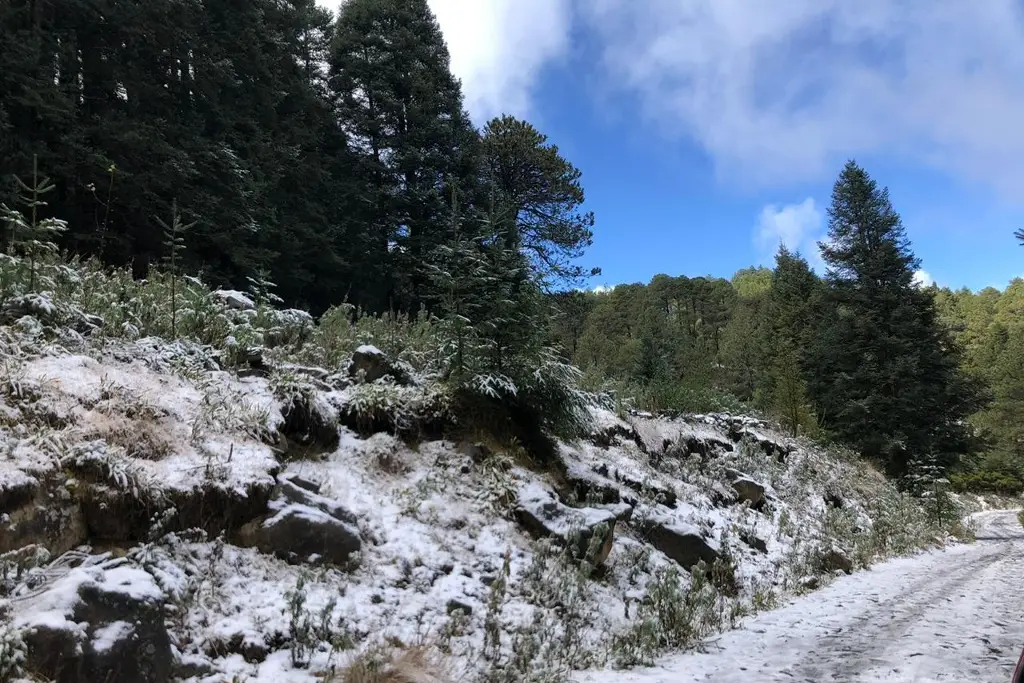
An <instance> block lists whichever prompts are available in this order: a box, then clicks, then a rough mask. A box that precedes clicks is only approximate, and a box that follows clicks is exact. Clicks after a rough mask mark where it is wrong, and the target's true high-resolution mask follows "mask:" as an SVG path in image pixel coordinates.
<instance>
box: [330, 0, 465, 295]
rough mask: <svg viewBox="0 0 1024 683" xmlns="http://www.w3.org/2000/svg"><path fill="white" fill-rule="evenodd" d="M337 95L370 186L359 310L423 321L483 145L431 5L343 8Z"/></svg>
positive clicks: (387, 0) (422, 0)
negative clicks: (434, 268) (433, 276)
mask: <svg viewBox="0 0 1024 683" xmlns="http://www.w3.org/2000/svg"><path fill="white" fill-rule="evenodd" d="M330 88H331V94H332V97H333V98H334V103H335V113H336V115H337V117H338V120H339V122H340V124H341V126H342V128H343V129H344V130H345V132H346V133H347V135H348V138H349V145H350V148H351V149H352V150H353V152H354V161H355V163H356V165H357V170H358V173H359V174H360V176H361V177H362V178H363V179H364V185H363V186H362V187H361V188H360V189H359V191H358V195H357V197H356V199H357V200H358V201H357V202H355V203H356V204H357V205H358V207H357V212H356V213H355V216H356V217H357V219H358V220H360V221H362V223H363V227H362V228H361V229H360V231H359V235H360V237H361V243H360V244H359V245H358V249H359V250H360V251H359V253H360V255H361V259H360V260H361V263H360V264H359V270H358V271H357V272H356V274H355V275H356V279H357V280H358V281H362V282H363V285H362V291H361V293H360V303H366V304H369V305H371V307H377V308H383V307H386V306H388V305H395V306H397V307H402V308H406V309H408V310H413V311H416V310H418V309H419V306H420V303H421V302H425V301H427V300H428V299H429V295H430V293H429V292H428V291H426V289H427V281H426V280H427V271H428V270H429V265H430V262H431V261H430V260H431V259H432V258H433V257H434V250H435V249H436V248H437V247H438V246H440V245H442V244H445V243H446V242H447V241H448V240H449V238H450V237H451V223H450V221H449V214H448V196H447V188H448V187H449V184H450V183H451V182H454V183H455V186H456V188H457V190H458V192H459V195H460V201H461V202H462V203H463V204H468V202H467V201H466V199H467V198H468V197H472V196H474V194H475V192H476V191H475V189H474V188H475V185H476V183H475V180H474V177H475V175H476V173H477V168H478V165H477V156H478V155H477V148H478V144H479V140H478V136H477V133H476V131H475V130H474V129H473V127H472V125H471V123H470V121H469V117H468V115H467V114H466V113H465V111H464V110H463V105H462V91H461V88H460V86H459V82H458V80H457V79H456V78H455V77H454V76H453V75H452V74H451V71H450V70H449V56H448V48H447V47H446V45H445V42H444V38H443V37H442V35H441V29H440V27H439V26H438V24H437V20H436V19H435V18H434V15H433V14H432V13H431V11H430V8H429V7H428V5H427V1H426V0H349V1H348V2H345V3H343V4H342V6H341V9H340V10H339V14H338V20H337V25H336V31H335V38H334V44H333V46H332V50H331V78H330Z"/></svg>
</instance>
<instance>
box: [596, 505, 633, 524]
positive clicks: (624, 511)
mask: <svg viewBox="0 0 1024 683" xmlns="http://www.w3.org/2000/svg"><path fill="white" fill-rule="evenodd" d="M597 507H598V509H601V510H607V511H608V512H610V513H612V514H613V515H615V519H617V520H619V521H620V522H628V521H629V520H630V519H632V517H633V506H632V505H630V504H629V503H605V504H602V505H598V506H597Z"/></svg>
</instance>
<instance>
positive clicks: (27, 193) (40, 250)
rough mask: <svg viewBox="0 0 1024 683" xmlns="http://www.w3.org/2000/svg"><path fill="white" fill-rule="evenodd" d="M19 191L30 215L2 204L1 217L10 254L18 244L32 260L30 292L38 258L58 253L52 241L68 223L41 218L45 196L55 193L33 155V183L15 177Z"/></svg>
mask: <svg viewBox="0 0 1024 683" xmlns="http://www.w3.org/2000/svg"><path fill="white" fill-rule="evenodd" d="M14 181H15V182H16V183H17V185H18V189H19V191H20V194H19V195H18V203H19V204H21V205H22V206H24V207H25V211H26V212H27V214H28V215H27V216H26V215H25V213H23V212H21V211H17V210H15V209H11V208H9V207H8V206H6V205H5V204H0V220H2V221H3V223H4V224H5V225H6V227H7V233H6V235H5V238H6V239H5V243H6V244H5V251H6V253H10V248H11V246H17V248H18V249H20V250H21V251H22V252H23V253H24V254H25V256H26V257H27V258H28V263H29V281H28V291H30V292H34V291H35V288H36V266H37V263H38V261H39V259H40V258H41V257H42V256H44V255H45V254H48V253H56V251H57V245H56V244H54V243H53V240H54V239H55V238H56V237H57V236H59V235H60V234H61V233H62V232H64V231H65V230H67V227H68V226H67V223H66V222H65V221H62V220H60V219H57V218H40V217H39V213H40V209H41V208H43V207H45V206H46V202H45V201H44V200H43V195H45V194H48V193H50V192H52V191H53V190H54V189H55V188H56V185H54V184H53V183H52V182H51V181H50V179H49V178H47V177H45V176H44V177H42V178H40V177H39V159H38V157H32V182H31V184H29V183H26V182H25V181H23V180H22V179H21V178H19V177H18V176H14Z"/></svg>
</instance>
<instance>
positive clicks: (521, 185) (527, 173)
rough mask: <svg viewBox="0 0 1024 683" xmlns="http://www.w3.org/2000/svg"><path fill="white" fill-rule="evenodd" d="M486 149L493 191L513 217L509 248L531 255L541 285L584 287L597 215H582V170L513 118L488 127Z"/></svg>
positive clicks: (487, 173) (507, 239) (497, 120)
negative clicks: (581, 283) (585, 256)
mask: <svg viewBox="0 0 1024 683" xmlns="http://www.w3.org/2000/svg"><path fill="white" fill-rule="evenodd" d="M482 147H483V165H484V174H485V179H486V182H487V187H488V188H489V189H490V190H491V191H492V192H493V193H494V195H495V197H496V199H497V201H498V203H499V205H501V206H502V207H504V208H505V210H506V211H508V214H509V216H510V217H511V220H510V221H509V223H508V227H509V228H510V229H509V231H508V233H507V234H506V235H505V246H506V248H508V249H517V250H519V251H522V252H524V253H525V254H527V255H528V256H529V258H530V259H531V265H532V268H533V273H534V275H535V277H536V278H537V279H538V281H539V282H540V283H542V284H544V285H548V284H552V283H559V284H578V282H579V281H580V280H581V279H582V278H583V277H584V276H585V275H586V274H587V273H586V272H585V271H584V269H583V268H582V267H581V266H579V265H578V264H576V263H575V261H576V260H577V259H578V258H579V257H581V256H582V255H583V253H584V251H585V250H586V248H587V247H589V246H590V245H591V244H592V243H593V236H594V235H593V231H592V228H593V226H594V214H593V213H592V212H586V213H583V212H581V211H580V207H581V206H582V205H583V201H584V193H583V186H582V185H581V184H580V176H581V173H580V171H579V169H577V168H576V167H575V166H573V165H572V164H571V163H569V162H568V161H567V160H566V159H565V158H564V157H562V155H561V154H560V153H559V151H558V147H557V146H555V145H553V144H550V143H548V141H547V136H545V135H543V134H542V133H540V131H538V130H537V129H536V128H534V127H533V126H532V125H531V124H530V123H528V122H526V121H522V120H520V119H516V118H515V117H512V116H508V115H506V116H502V117H500V118H495V119H492V120H491V121H490V122H489V123H488V124H487V125H486V126H485V127H484V130H483V135H482ZM599 272H600V271H599V270H597V269H594V270H591V271H590V273H589V274H591V275H596V274H598V273H599Z"/></svg>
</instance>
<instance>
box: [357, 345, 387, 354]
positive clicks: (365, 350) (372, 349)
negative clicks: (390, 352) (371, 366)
mask: <svg viewBox="0 0 1024 683" xmlns="http://www.w3.org/2000/svg"><path fill="white" fill-rule="evenodd" d="M356 353H358V354H360V355H363V356H378V357H383V356H384V352H383V351H381V350H380V349H378V348H377V347H376V346H373V345H372V344H363V345H362V346H360V347H359V348H357V349H356Z"/></svg>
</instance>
